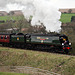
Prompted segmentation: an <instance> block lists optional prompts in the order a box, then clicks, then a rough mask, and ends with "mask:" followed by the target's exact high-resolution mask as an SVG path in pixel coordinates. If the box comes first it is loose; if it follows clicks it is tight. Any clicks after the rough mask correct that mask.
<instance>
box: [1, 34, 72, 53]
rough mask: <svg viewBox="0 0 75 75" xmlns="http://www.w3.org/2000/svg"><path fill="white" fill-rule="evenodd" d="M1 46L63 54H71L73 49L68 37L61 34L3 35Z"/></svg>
mask: <svg viewBox="0 0 75 75" xmlns="http://www.w3.org/2000/svg"><path fill="white" fill-rule="evenodd" d="M0 44H2V45H3V46H12V47H20V48H26V49H39V50H41V49H42V50H49V51H53V52H62V53H63V52H64V53H69V50H70V49H71V43H69V40H68V37H67V36H66V35H60V34H23V33H18V34H15V33H13V34H6V33H1V34H0Z"/></svg>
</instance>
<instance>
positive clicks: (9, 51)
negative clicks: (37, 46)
mask: <svg viewBox="0 0 75 75" xmlns="http://www.w3.org/2000/svg"><path fill="white" fill-rule="evenodd" d="M0 66H29V67H35V68H40V69H44V70H49V71H52V72H56V73H60V74H63V75H74V74H75V56H68V55H62V54H54V53H48V52H39V51H32V50H23V49H22V50H21V49H14V48H6V47H0Z"/></svg>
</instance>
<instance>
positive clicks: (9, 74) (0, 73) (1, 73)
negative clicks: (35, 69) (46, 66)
mask: <svg viewBox="0 0 75 75" xmlns="http://www.w3.org/2000/svg"><path fill="white" fill-rule="evenodd" d="M0 75H28V74H21V73H7V72H0Z"/></svg>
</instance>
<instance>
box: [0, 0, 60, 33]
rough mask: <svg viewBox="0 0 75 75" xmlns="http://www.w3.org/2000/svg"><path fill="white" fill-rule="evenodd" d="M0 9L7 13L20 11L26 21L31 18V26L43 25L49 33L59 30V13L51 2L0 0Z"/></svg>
mask: <svg viewBox="0 0 75 75" xmlns="http://www.w3.org/2000/svg"><path fill="white" fill-rule="evenodd" d="M0 8H2V10H6V11H7V12H9V11H11V10H22V12H23V14H24V16H25V18H26V19H27V20H29V19H30V16H33V17H32V21H31V24H32V25H40V24H41V23H43V24H44V25H45V26H46V29H47V30H48V31H49V30H50V31H56V32H57V31H58V30H59V29H61V27H60V26H61V22H60V21H59V19H60V16H61V13H60V12H59V11H58V10H59V9H58V8H56V7H55V5H53V1H52V0H12V1H10V0H1V1H0Z"/></svg>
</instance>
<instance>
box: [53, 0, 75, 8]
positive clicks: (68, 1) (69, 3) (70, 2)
mask: <svg viewBox="0 0 75 75" xmlns="http://www.w3.org/2000/svg"><path fill="white" fill-rule="evenodd" d="M52 1H53V2H54V3H55V6H57V7H58V8H75V0H52Z"/></svg>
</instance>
